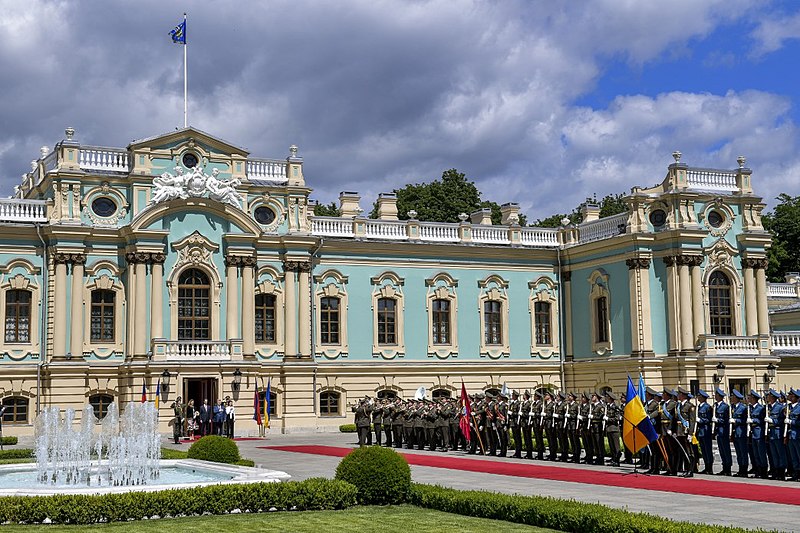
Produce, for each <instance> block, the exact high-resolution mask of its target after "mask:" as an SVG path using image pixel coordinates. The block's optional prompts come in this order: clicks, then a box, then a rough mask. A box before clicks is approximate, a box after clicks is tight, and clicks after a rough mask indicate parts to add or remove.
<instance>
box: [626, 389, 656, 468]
mask: <svg viewBox="0 0 800 533" xmlns="http://www.w3.org/2000/svg"><path fill="white" fill-rule="evenodd" d="M625 399H626V400H627V403H626V404H625V409H624V410H623V412H622V441H623V442H624V443H625V446H626V447H627V448H628V449H629V450H630V451H631V452H632V453H636V452H638V451H639V450H641V449H642V448H644V447H645V446H647V445H648V444H650V443H651V442H655V441H657V440H658V434H657V433H656V428H654V427H653V422H652V421H651V420H650V417H649V416H647V413H646V412H645V410H644V405H642V400H641V399H639V395H638V394H637V393H636V388H635V387H634V386H633V381H632V380H631V377H630V376H628V391H627V392H626V393H625Z"/></svg>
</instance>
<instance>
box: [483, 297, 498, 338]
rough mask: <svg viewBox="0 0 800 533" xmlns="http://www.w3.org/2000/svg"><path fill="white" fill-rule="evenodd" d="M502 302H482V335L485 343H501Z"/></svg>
mask: <svg viewBox="0 0 800 533" xmlns="http://www.w3.org/2000/svg"><path fill="white" fill-rule="evenodd" d="M502 309H503V303H502V302H499V301H497V300H486V301H485V302H483V320H484V323H483V335H484V340H485V343H486V344H502V343H503V318H502V313H501V311H502Z"/></svg>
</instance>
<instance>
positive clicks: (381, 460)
mask: <svg viewBox="0 0 800 533" xmlns="http://www.w3.org/2000/svg"><path fill="white" fill-rule="evenodd" d="M336 479H340V480H342V481H347V482H348V483H352V484H353V485H355V486H356V488H358V502H359V503H361V504H367V505H372V504H378V505H384V504H393V503H403V502H405V501H406V499H407V498H408V492H409V490H410V489H411V469H410V468H409V467H408V463H407V462H406V460H405V458H404V457H403V456H402V455H400V454H399V453H397V452H395V451H394V450H390V449H388V448H381V447H378V446H370V447H365V448H357V449H355V450H353V451H352V452H350V453H349V454H347V455H346V456H345V457H344V458H343V459H342V460H341V462H340V463H339V466H337V467H336Z"/></svg>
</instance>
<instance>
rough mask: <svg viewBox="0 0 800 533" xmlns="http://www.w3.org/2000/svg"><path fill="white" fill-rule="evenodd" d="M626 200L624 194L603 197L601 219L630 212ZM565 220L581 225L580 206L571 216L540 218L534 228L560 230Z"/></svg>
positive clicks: (560, 215) (557, 215) (556, 215)
mask: <svg viewBox="0 0 800 533" xmlns="http://www.w3.org/2000/svg"><path fill="white" fill-rule="evenodd" d="M623 198H625V195H624V194H607V195H605V196H604V197H603V199H602V200H600V202H599V206H600V218H605V217H610V216H613V215H617V214H619V213H624V212H625V211H627V210H628V206H627V205H625V200H623ZM564 218H568V219H569V223H570V224H578V223H580V221H581V219H582V217H581V206H580V205H578V206H577V207H575V209H573V210H572V212H571V213H569V214H566V213H564V214H555V215H550V216H549V217H547V218H540V219H539V220H537V221H536V222H534V223H533V224H531V225H532V226H540V227H543V228H558V227H561V220H562V219H564Z"/></svg>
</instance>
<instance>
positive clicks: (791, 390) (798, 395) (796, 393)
mask: <svg viewBox="0 0 800 533" xmlns="http://www.w3.org/2000/svg"><path fill="white" fill-rule="evenodd" d="M789 394H794V395H795V396H797V397H800V391H798V390H797V389H795V388H794V387H792V388H791V389H789Z"/></svg>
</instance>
